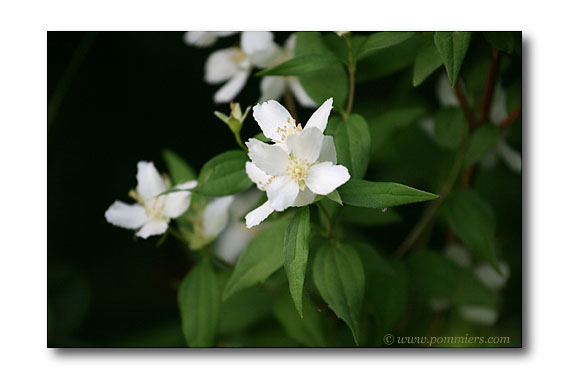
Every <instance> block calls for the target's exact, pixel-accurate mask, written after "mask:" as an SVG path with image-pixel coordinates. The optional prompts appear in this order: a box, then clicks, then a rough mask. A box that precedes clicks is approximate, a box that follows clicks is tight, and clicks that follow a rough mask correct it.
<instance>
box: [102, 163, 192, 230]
mask: <svg viewBox="0 0 570 380" xmlns="http://www.w3.org/2000/svg"><path fill="white" fill-rule="evenodd" d="M137 169H138V170H137V188H136V191H135V190H133V191H131V193H130V195H131V196H132V197H133V198H135V199H136V200H137V201H138V204H134V205H129V204H126V203H124V202H121V201H115V203H113V204H112V205H111V207H109V209H108V210H107V211H106V212H105V218H106V219H107V222H109V223H111V224H113V225H115V226H118V227H122V228H128V229H131V230H137V229H138V231H137V234H136V235H137V236H140V237H142V238H143V239H146V238H147V237H149V236H151V235H161V234H163V233H164V232H165V231H166V229H167V228H168V222H169V221H170V219H171V218H177V217H179V216H180V215H182V214H183V213H184V212H185V211H186V209H188V206H190V192H189V191H178V192H172V193H168V194H164V195H159V194H161V193H163V192H165V191H166V190H168V188H169V181H168V180H165V179H163V178H162V177H161V176H160V174H159V173H158V171H157V170H156V168H155V167H154V164H153V163H152V162H145V161H141V162H139V163H138V164H137ZM196 185H197V182H196V181H189V182H185V183H183V184H180V185H178V186H176V187H175V188H177V189H186V190H190V189H193V188H194V187H196Z"/></svg>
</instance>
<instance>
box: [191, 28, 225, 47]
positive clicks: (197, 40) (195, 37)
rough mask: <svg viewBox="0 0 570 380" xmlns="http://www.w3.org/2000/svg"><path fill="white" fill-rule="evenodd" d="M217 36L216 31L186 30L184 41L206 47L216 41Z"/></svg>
mask: <svg viewBox="0 0 570 380" xmlns="http://www.w3.org/2000/svg"><path fill="white" fill-rule="evenodd" d="M217 39H218V36H217V34H216V32H196V31H192V32H186V33H184V42H186V43H187V44H188V45H190V46H198V47H207V46H211V45H213V44H214V42H216V40H217Z"/></svg>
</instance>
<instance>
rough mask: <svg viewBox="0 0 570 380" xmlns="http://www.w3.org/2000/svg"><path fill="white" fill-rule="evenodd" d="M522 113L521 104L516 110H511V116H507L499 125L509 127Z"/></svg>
mask: <svg viewBox="0 0 570 380" xmlns="http://www.w3.org/2000/svg"><path fill="white" fill-rule="evenodd" d="M520 114H521V106H518V107H517V109H516V110H514V111H513V112H511V114H510V115H509V116H507V117H506V118H505V119H504V120H503V121H501V122H500V123H499V127H501V128H506V127H508V126H509V125H510V124H511V123H512V122H513V121H515V120H516V119H517V117H519V116H520Z"/></svg>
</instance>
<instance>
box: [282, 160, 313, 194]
mask: <svg viewBox="0 0 570 380" xmlns="http://www.w3.org/2000/svg"><path fill="white" fill-rule="evenodd" d="M308 174H309V163H308V162H307V160H302V159H300V158H297V157H295V156H294V155H293V154H291V155H290V156H289V164H288V165H287V175H288V176H289V178H291V179H292V180H293V181H295V182H297V183H298V184H299V187H300V188H301V190H304V189H305V179H307V175H308Z"/></svg>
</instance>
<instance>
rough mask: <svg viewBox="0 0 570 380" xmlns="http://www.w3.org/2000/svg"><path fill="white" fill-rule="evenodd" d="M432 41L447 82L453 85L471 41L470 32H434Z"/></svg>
mask: <svg viewBox="0 0 570 380" xmlns="http://www.w3.org/2000/svg"><path fill="white" fill-rule="evenodd" d="M433 42H434V43H435V47H436V48H437V51H439V55H440V56H441V59H442V60H443V64H444V65H445V68H446V70H447V76H448V77H449V83H451V87H454V86H455V83H456V82H457V79H458V78H459V70H460V69H461V64H462V63H463V59H464V58H465V54H467V49H468V48H469V42H471V32H435V34H434V36H433Z"/></svg>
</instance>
